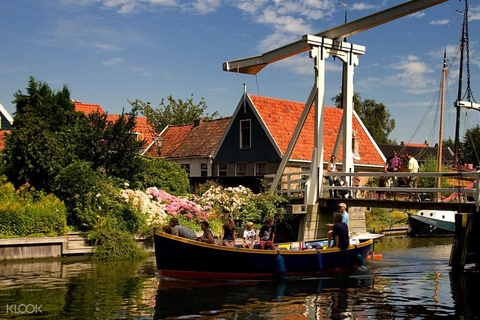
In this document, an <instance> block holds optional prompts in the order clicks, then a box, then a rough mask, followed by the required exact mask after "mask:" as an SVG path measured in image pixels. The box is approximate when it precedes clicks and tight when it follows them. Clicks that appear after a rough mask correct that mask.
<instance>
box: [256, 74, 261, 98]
mask: <svg viewBox="0 0 480 320" xmlns="http://www.w3.org/2000/svg"><path fill="white" fill-rule="evenodd" d="M255 82H256V83H257V94H258V95H260V87H259V86H258V73H257V74H256V75H255Z"/></svg>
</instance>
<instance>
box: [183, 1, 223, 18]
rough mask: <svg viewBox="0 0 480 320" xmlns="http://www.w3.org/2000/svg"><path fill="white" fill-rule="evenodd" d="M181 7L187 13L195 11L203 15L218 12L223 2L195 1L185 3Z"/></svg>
mask: <svg viewBox="0 0 480 320" xmlns="http://www.w3.org/2000/svg"><path fill="white" fill-rule="evenodd" d="M181 6H182V9H184V10H186V11H193V12H195V13H198V14H202V15H203V14H209V13H212V12H215V11H217V9H218V8H219V7H220V6H221V2H220V0H195V1H193V2H189V3H184V4H182V5H181Z"/></svg>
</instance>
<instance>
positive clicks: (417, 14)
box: [407, 11, 426, 18]
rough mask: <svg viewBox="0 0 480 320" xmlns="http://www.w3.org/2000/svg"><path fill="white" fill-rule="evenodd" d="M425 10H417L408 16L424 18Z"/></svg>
mask: <svg viewBox="0 0 480 320" xmlns="http://www.w3.org/2000/svg"><path fill="white" fill-rule="evenodd" d="M425 15H426V14H425V12H423V11H420V12H415V13H412V14H409V15H408V16H407V17H408V18H422V17H425Z"/></svg>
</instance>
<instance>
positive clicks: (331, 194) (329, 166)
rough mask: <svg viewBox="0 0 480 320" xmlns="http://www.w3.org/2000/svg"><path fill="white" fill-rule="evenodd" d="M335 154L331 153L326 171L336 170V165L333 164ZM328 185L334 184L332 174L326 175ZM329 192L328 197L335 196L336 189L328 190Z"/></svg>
mask: <svg viewBox="0 0 480 320" xmlns="http://www.w3.org/2000/svg"><path fill="white" fill-rule="evenodd" d="M336 158H337V157H335V155H332V156H331V157H330V161H329V162H328V164H327V171H328V172H337V165H336V164H335V159H336ZM327 178H328V185H329V186H330V187H333V186H335V180H336V179H335V177H334V176H328V177H327ZM329 193H330V198H336V197H337V191H336V190H329Z"/></svg>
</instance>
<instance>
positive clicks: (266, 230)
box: [257, 217, 276, 250]
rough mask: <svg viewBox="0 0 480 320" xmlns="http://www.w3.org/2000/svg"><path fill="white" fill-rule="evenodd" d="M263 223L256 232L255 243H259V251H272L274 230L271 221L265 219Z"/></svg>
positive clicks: (268, 218) (270, 219)
mask: <svg viewBox="0 0 480 320" xmlns="http://www.w3.org/2000/svg"><path fill="white" fill-rule="evenodd" d="M264 223H265V224H264V225H263V226H262V227H261V228H260V232H258V238H257V242H259V245H260V249H270V250H274V249H275V246H274V245H273V241H274V240H275V231H276V228H275V225H274V224H273V219H272V218H270V217H267V218H265V222H264Z"/></svg>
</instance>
